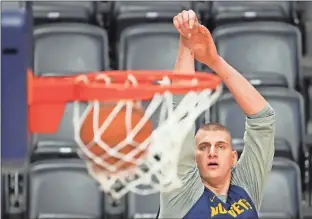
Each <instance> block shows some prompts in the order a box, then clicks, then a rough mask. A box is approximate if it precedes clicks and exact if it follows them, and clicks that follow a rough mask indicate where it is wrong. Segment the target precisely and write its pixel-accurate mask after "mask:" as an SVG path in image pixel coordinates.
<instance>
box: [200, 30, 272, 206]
mask: <svg viewBox="0 0 312 219" xmlns="http://www.w3.org/2000/svg"><path fill="white" fill-rule="evenodd" d="M202 32H203V34H205V35H206V37H211V35H210V33H209V32H208V30H207V29H205V30H203V31H202ZM209 41H210V42H211V44H210V45H212V46H210V48H209V47H207V49H209V51H210V55H206V56H205V57H204V59H202V61H203V63H205V64H206V65H208V66H209V67H210V68H211V69H212V70H214V71H215V72H216V74H217V75H218V76H219V77H220V78H221V79H222V81H223V83H224V84H225V85H226V86H227V87H228V89H229V90H230V92H231V94H232V95H233V97H234V99H235V100H236V102H237V103H238V105H239V106H240V108H241V109H242V110H243V112H244V113H245V114H246V126H245V134H244V143H245V144H244V150H243V153H242V155H241V158H240V160H239V162H238V164H237V165H236V168H235V170H234V172H233V176H232V183H233V184H235V185H238V186H241V187H243V188H244V189H245V190H246V191H247V192H248V193H249V195H250V197H251V198H252V200H253V202H254V204H255V206H256V208H257V210H259V208H260V205H261V201H262V197H263V189H264V185H265V182H266V179H267V177H268V174H269V172H270V171H271V168H272V163H273V157H274V151H275V147H274V135H275V113H274V110H273V109H272V107H271V106H270V105H269V103H268V102H267V101H266V100H265V99H264V98H263V97H262V95H261V94H260V93H259V92H258V91H257V90H256V89H255V88H254V87H253V86H252V85H251V84H250V83H249V81H248V80H246V79H245V78H244V77H243V76H242V75H241V74H240V73H239V72H237V71H236V70H235V69H234V68H233V67H232V66H230V65H229V64H228V63H227V62H226V61H225V60H224V59H223V58H222V57H220V56H219V55H218V54H217V52H216V49H215V47H213V46H214V43H213V41H212V38H210V39H209ZM211 47H213V48H211ZM195 55H196V54H195ZM243 61H244V60H243V59H242V62H243Z"/></svg>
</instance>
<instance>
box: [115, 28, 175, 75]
mask: <svg viewBox="0 0 312 219" xmlns="http://www.w3.org/2000/svg"><path fill="white" fill-rule="evenodd" d="M178 42H179V34H178V32H177V31H176V30H175V29H174V27H173V25H172V24H166V23H161V24H141V25H136V26H132V27H128V28H127V29H125V30H124V31H123V32H122V33H121V38H120V44H119V51H118V62H119V64H118V65H119V66H118V67H119V69H121V70H125V69H132V70H133V69H136V70H138V69H141V70H142V69H144V70H160V69H162V70H172V69H173V68H174V65H175V60H176V56H177V51H178V44H179V43H178Z"/></svg>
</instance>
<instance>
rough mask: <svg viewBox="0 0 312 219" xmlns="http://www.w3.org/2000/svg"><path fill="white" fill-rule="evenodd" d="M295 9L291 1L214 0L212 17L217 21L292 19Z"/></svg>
mask: <svg viewBox="0 0 312 219" xmlns="http://www.w3.org/2000/svg"><path fill="white" fill-rule="evenodd" d="M294 11H295V4H294V2H290V1H213V2H212V18H213V20H214V21H215V22H217V23H218V22H231V21H245V20H271V21H276V20H282V21H291V19H292V17H293V13H294Z"/></svg>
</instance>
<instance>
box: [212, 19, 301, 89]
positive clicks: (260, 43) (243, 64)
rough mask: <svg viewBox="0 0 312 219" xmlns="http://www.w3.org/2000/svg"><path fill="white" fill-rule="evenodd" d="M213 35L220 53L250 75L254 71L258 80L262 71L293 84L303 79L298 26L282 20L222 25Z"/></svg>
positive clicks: (289, 84)
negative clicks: (281, 21)
mask: <svg viewBox="0 0 312 219" xmlns="http://www.w3.org/2000/svg"><path fill="white" fill-rule="evenodd" d="M213 38H214V40H215V43H216V46H217V49H218V52H219V54H220V56H222V57H223V58H224V59H225V60H226V61H227V62H228V63H229V64H231V65H232V66H233V67H234V68H236V69H237V70H238V71H239V72H240V73H241V74H243V75H244V76H246V77H247V78H248V76H249V75H251V77H252V79H253V80H256V79H257V78H255V76H254V75H255V74H257V75H258V79H259V80H260V82H261V75H264V74H266V75H270V74H271V75H273V77H274V79H275V78H276V76H274V75H276V74H277V75H281V76H283V77H285V78H286V80H287V83H288V86H289V87H291V88H294V87H295V86H296V85H298V84H299V83H300V81H301V80H302V79H301V76H300V59H301V34H300V31H299V29H298V28H297V27H295V26H292V25H290V24H286V23H280V22H251V23H249V22H248V23H236V24H231V25H222V26H220V27H218V28H216V29H215V30H214V31H213ZM282 80H283V79H282ZM266 81H270V80H267V79H266ZM264 82H265V81H264ZM269 83H270V82H269Z"/></svg>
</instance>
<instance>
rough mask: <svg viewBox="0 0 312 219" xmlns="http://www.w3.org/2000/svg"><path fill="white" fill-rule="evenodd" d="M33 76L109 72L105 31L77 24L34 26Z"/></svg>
mask: <svg viewBox="0 0 312 219" xmlns="http://www.w3.org/2000/svg"><path fill="white" fill-rule="evenodd" d="M34 39H35V61H34V68H33V70H34V72H35V73H36V74H38V75H47V74H50V75H51V74H53V75H55V74H60V75H64V74H73V73H84V72H90V71H101V70H107V69H108V68H109V56H108V39H107V33H106V31H105V30H103V29H101V28H99V27H96V26H92V25H88V24H79V23H55V24H47V25H42V26H38V27H37V28H36V29H35V31H34Z"/></svg>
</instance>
